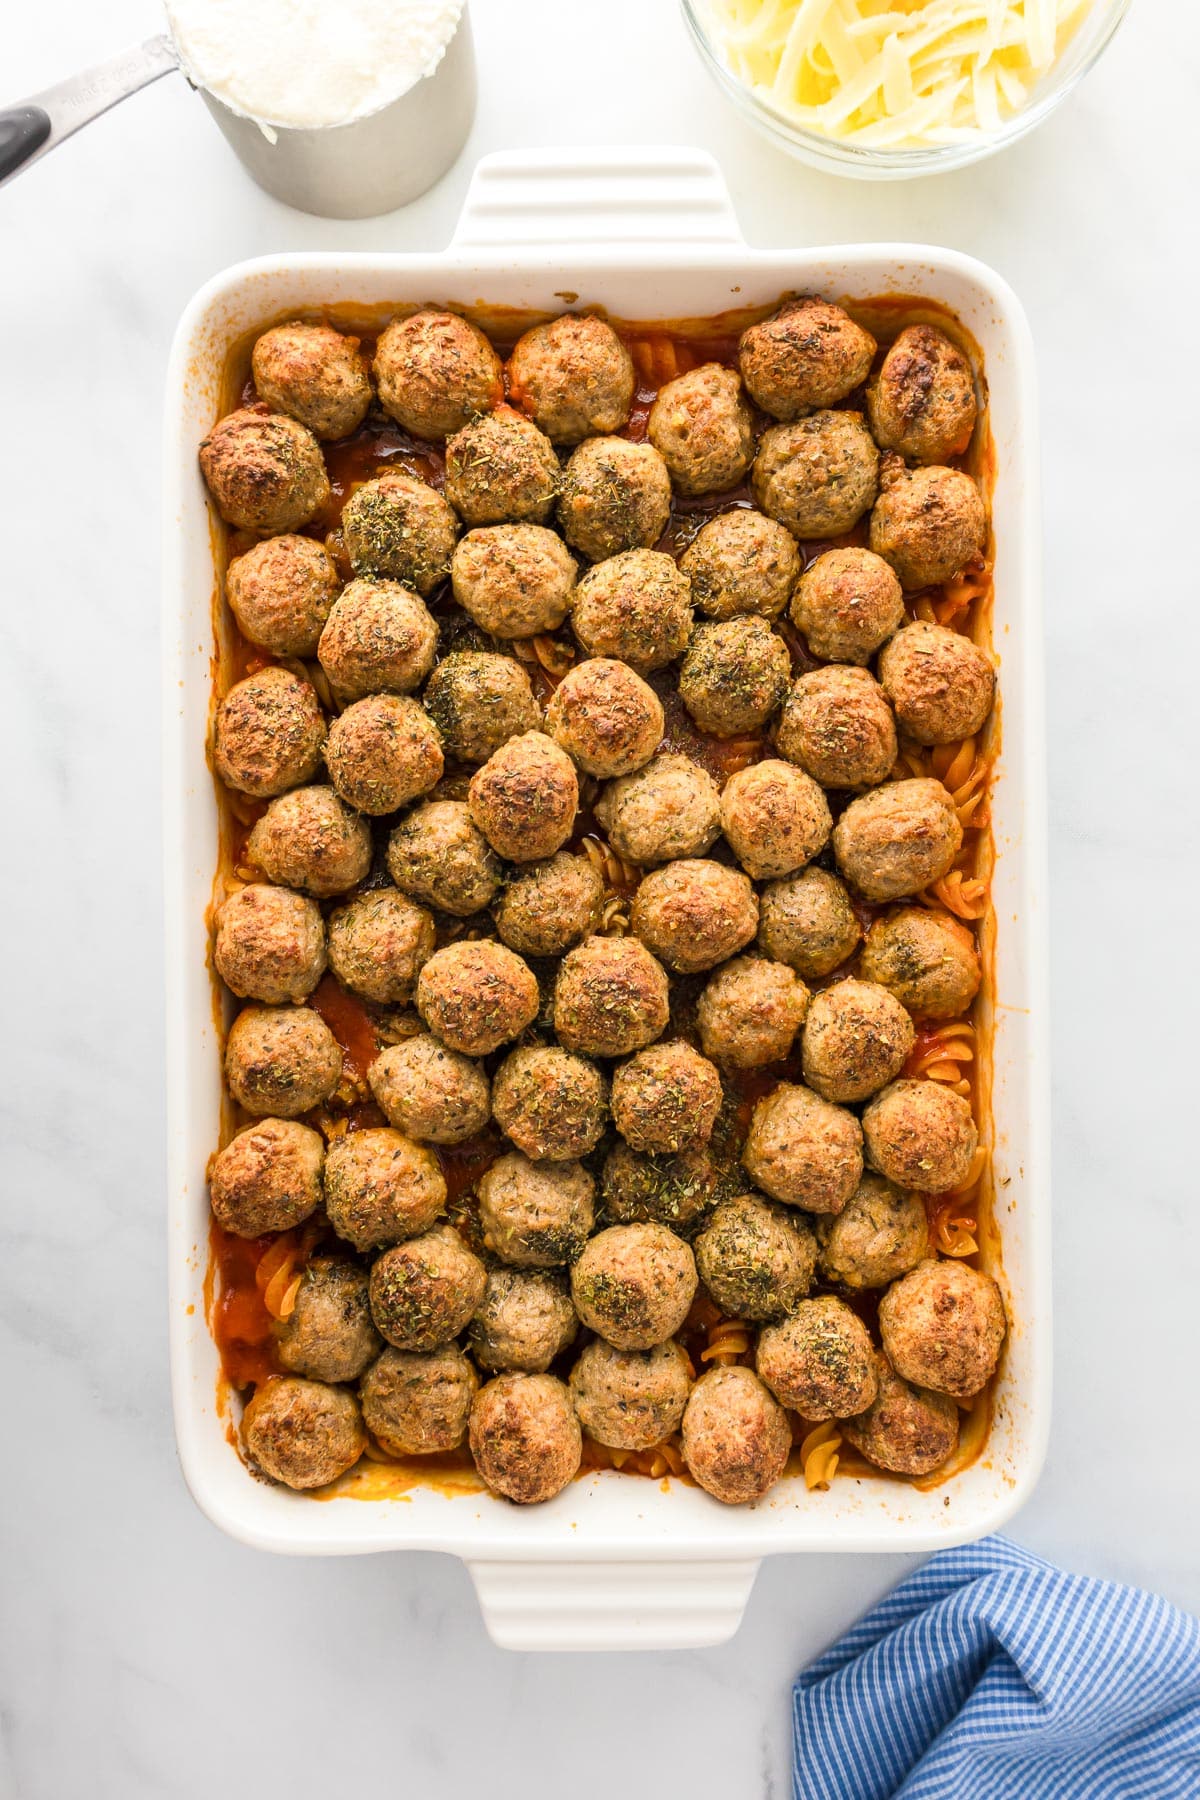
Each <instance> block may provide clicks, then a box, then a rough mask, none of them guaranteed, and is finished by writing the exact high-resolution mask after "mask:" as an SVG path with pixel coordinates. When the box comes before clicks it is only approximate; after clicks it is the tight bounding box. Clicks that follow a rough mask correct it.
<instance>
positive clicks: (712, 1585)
mask: <svg viewBox="0 0 1200 1800" xmlns="http://www.w3.org/2000/svg"><path fill="white" fill-rule="evenodd" d="M795 289H800V290H816V291H818V292H820V293H824V294H827V295H829V296H831V297H839V296H858V297H860V298H862V297H866V296H870V295H878V294H882V293H890V292H909V293H913V294H924V295H932V296H936V298H938V299H939V300H941V301H943V302H944V303H946V304H947V305H948V306H950V307H951V308H952V309H953V310H954V311H955V312H956V313H957V314H958V315H959V317H960V318H961V319H962V321H963V323H964V324H965V325H966V327H967V329H968V330H969V331H970V332H971V333H972V334H973V335H974V337H975V338H976V340H977V341H978V343H979V345H980V346H981V348H982V351H983V356H984V359H985V366H986V371H987V377H988V383H989V389H990V401H991V423H992V431H993V434H994V439H995V449H996V481H995V493H994V518H995V534H996V542H997V546H998V553H997V561H996V585H995V620H994V634H995V643H996V647H997V650H998V651H999V654H1000V658H1001V683H1002V694H1003V750H1002V756H1001V760H1000V764H999V771H998V775H997V779H996V782H995V789H994V820H995V833H996V842H997V847H998V852H999V860H998V865H997V870H996V877H995V885H994V898H995V907H996V914H997V918H998V922H999V934H998V947H997V956H996V966H995V977H996V987H995V992H996V1001H997V1004H996V1035H995V1074H994V1089H993V1111H994V1120H995V1140H994V1158H995V1170H996V1177H997V1192H998V1196H999V1198H998V1203H997V1216H998V1220H999V1224H1000V1229H1001V1234H1002V1239H1003V1257H1004V1277H1003V1278H1004V1281H1005V1284H1006V1291H1007V1295H1008V1300H1009V1306H1010V1312H1011V1316H1012V1320H1013V1330H1012V1335H1011V1341H1010V1346H1009V1350H1008V1353H1007V1356H1006V1358H1005V1362H1004V1366H1003V1372H1002V1377H1001V1380H1000V1385H999V1390H998V1396H997V1404H996V1410H995V1418H994V1423H993V1427H992V1434H991V1438H990V1440H989V1442H988V1445H987V1448H986V1451H985V1452H984V1454H983V1455H982V1456H981V1457H980V1458H979V1459H978V1460H977V1461H976V1462H975V1463H974V1465H973V1466H971V1467H970V1468H969V1469H967V1470H966V1472H965V1473H963V1474H961V1475H958V1476H956V1477H954V1478H953V1479H951V1480H950V1481H948V1482H946V1483H945V1484H944V1485H942V1486H940V1487H937V1488H935V1489H932V1490H930V1491H929V1492H918V1491H917V1490H916V1489H914V1488H912V1487H910V1486H907V1485H905V1484H903V1483H900V1482H891V1481H883V1480H874V1481H856V1480H850V1479H845V1480H838V1481H836V1482H835V1483H834V1484H833V1486H832V1488H831V1489H830V1490H829V1491H828V1492H827V1493H814V1494H808V1493H806V1491H805V1489H804V1486H803V1483H802V1482H800V1481H796V1480H790V1481H787V1482H785V1483H781V1484H780V1485H779V1487H777V1488H776V1489H775V1490H774V1491H773V1492H772V1494H771V1495H770V1496H769V1497H768V1498H767V1500H766V1501H764V1502H763V1503H762V1504H761V1505H759V1506H756V1507H754V1508H750V1509H745V1508H743V1509H726V1508H722V1507H721V1506H719V1505H718V1504H717V1503H716V1502H715V1501H713V1500H711V1499H709V1498H708V1496H707V1495H705V1494H704V1493H702V1492H700V1491H699V1490H698V1489H695V1488H693V1487H690V1486H686V1485H683V1484H681V1483H678V1482H677V1483H674V1484H670V1485H669V1487H667V1488H664V1487H660V1485H659V1484H657V1483H654V1482H651V1481H647V1480H638V1479H633V1478H628V1477H622V1476H619V1475H616V1474H613V1473H611V1472H608V1473H604V1474H593V1475H590V1476H587V1477H585V1478H584V1479H582V1480H580V1481H577V1482H574V1483H572V1484H571V1485H570V1486H569V1487H568V1489H567V1490H566V1491H565V1492H564V1493H563V1494H562V1495H560V1496H559V1498H558V1499H556V1500H555V1501H553V1502H552V1503H551V1504H550V1505H548V1506H543V1507H538V1508H534V1509H529V1510H521V1509H518V1508H516V1507H513V1506H510V1505H508V1504H506V1503H505V1502H504V1501H501V1500H496V1499H494V1498H492V1497H491V1496H489V1495H486V1494H482V1495H481V1494H469V1495H458V1496H457V1497H455V1496H452V1495H450V1494H447V1493H443V1492H440V1491H437V1490H435V1489H432V1488H430V1489H424V1490H423V1489H420V1488H418V1489H415V1490H414V1491H412V1492H411V1493H410V1494H409V1495H408V1496H407V1497H405V1498H404V1499H394V1500H380V1501H373V1502H364V1501H359V1500H353V1499H338V1500H333V1501H328V1502H318V1501H314V1500H312V1499H308V1498H304V1497H302V1496H298V1495H295V1494H291V1493H287V1492H285V1491H283V1490H282V1489H279V1488H276V1487H271V1486H267V1485H266V1484H264V1483H261V1482H258V1481H256V1480H254V1479H253V1478H252V1477H251V1476H250V1475H249V1474H248V1473H247V1471H246V1469H245V1468H244V1467H243V1465H242V1464H241V1462H240V1461H239V1460H238V1457H237V1455H236V1454H235V1452H234V1450H233V1449H232V1448H231V1446H230V1443H229V1441H228V1438H227V1434H226V1424H227V1422H226V1420H225V1419H224V1418H222V1416H221V1415H220V1413H219V1410H218V1405H217V1385H218V1363H217V1354H216V1350H215V1348H214V1345H213V1342H212V1340H211V1338H210V1336H209V1332H208V1328H207V1326H206V1324H205V1304H204V1281H205V1270H206V1263H207V1232H208V1208H207V1197H206V1189H205V1174H204V1171H205V1163H206V1160H207V1158H208V1155H209V1153H210V1151H211V1150H212V1148H213V1146H214V1145H215V1143H216V1141H217V1133H218V1118H219V1095H220V1073H219V1055H218V1041H217V1035H216V1027H215V1023H214V1019H213V1005H212V994H211V988H210V980H209V974H208V970H207V967H206V962H205V952H206V927H205V907H206V905H207V904H208V902H209V899H210V897H211V893H212V882H213V871H214V866H215V863H216V826H217V815H216V807H215V803H214V796H213V787H212V779H211V776H210V774H209V771H208V768H207V766H206V763H205V752H204V745H205V738H206V728H207V721H208V714H209V700H210V681H211V665H210V658H211V655H212V650H213V624H212V604H213V586H214V574H213V550H212V536H211V530H210V518H209V512H208V506H207V501H206V497H205V493H204V490H203V487H202V484H201V480H200V476H199V473H198V469H197V464H196V447H197V445H198V443H199V441H200V439H201V437H202V436H203V435H204V433H205V431H206V430H207V429H208V427H209V426H210V425H211V424H212V422H213V419H214V418H215V416H216V412H217V406H218V395H219V392H220V383H221V377H222V369H223V365H224V361H225V357H226V352H227V350H228V347H229V345H230V344H231V343H232V342H233V341H234V340H235V339H237V338H240V337H241V336H242V335H243V334H244V333H246V332H247V331H248V330H250V329H252V328H255V327H257V326H259V325H261V324H263V323H266V322H269V321H273V320H275V319H276V318H278V317H279V316H280V315H284V314H286V313H287V312H288V311H289V309H292V308H297V309H299V308H305V307H320V306H323V305H327V304H330V303H337V302H345V303H360V304H363V305H365V306H367V307H372V306H381V305H385V304H387V303H394V302H399V301H405V300H407V301H419V300H437V301H444V302H449V303H450V304H452V305H453V304H461V305H472V304H476V303H480V302H483V303H486V304H487V305H488V306H511V307H516V308H540V309H544V310H550V311H552V310H555V309H556V308H558V307H559V306H561V305H562V303H563V302H562V299H561V297H560V296H561V295H562V294H563V293H564V292H568V291H569V293H570V294H571V295H572V296H574V294H576V293H577V294H578V295H579V296H580V298H581V299H582V300H583V301H585V302H595V303H599V304H602V305H603V306H605V307H606V308H608V310H609V311H610V312H611V313H612V314H613V315H615V316H618V317H620V318H625V319H632V320H639V321H647V320H655V319H664V320H667V319H681V318H687V317H691V318H696V317H703V316H707V315H712V314H716V313H719V312H722V311H724V310H726V309H728V308H730V307H739V306H746V305H750V304H753V303H755V302H760V303H765V302H769V301H773V300H774V299H776V298H777V297H778V296H779V295H780V294H781V293H783V292H785V291H787V290H795ZM1034 403H1035V394H1034V371H1033V352H1032V346H1031V342H1030V336H1029V330H1028V326H1027V324H1026V321H1025V317H1024V314H1023V313H1022V311H1021V308H1020V306H1019V304H1018V302H1017V301H1016V299H1015V297H1014V296H1013V294H1012V293H1011V292H1010V290H1009V289H1008V288H1007V287H1006V286H1005V284H1004V283H1003V282H1002V281H1001V280H1000V279H999V278H998V277H997V276H996V275H994V274H993V273H992V272H991V270H989V269H987V268H985V267H984V266H983V265H982V264H980V263H977V262H974V261H972V260H971V259H969V258H968V257H965V256H960V255H958V254H956V253H955V252H953V251H945V250H933V249H928V248H925V247H919V246H913V245H871V246H853V247H849V248H844V247H843V248H837V249H825V250H820V249H818V250H789V251H775V250H772V251H758V250H749V249H747V247H746V245H745V244H744V243H743V241H742V239H741V237H740V235H739V232H738V229H737V224H736V221H735V218H734V214H733V211H732V208H731V206H730V202H729V197H728V194H727V192H726V190H725V187H724V184H723V181H722V179H721V177H720V175H719V173H718V171H717V169H716V167H715V165H714V163H713V162H712V160H711V159H710V158H709V157H707V156H705V155H702V154H700V153H697V152H692V151H659V150H651V151H640V152H639V151H621V152H612V153H600V154H598V155H597V154H594V153H591V152H568V153H562V152H546V153H541V154H538V153H521V154H520V155H517V156H512V157H510V156H503V157H492V158H489V159H487V160H486V161H485V162H484V163H482V164H481V165H480V167H479V169H478V171H477V172H476V175H475V178H474V181H473V183H472V187H471V191H470V194H469V197H468V200H467V204H466V208H465V210H464V213H463V218H462V221H461V224H460V226H459V230H458V233H457V235H456V237H455V239H454V242H453V243H452V244H451V246H450V247H449V249H448V250H447V251H445V252H443V253H441V254H431V255H421V256H416V255H379V256H364V255H357V256H341V255H313V254H302V255H296V256H275V257H267V258H263V259H261V260H260V261H257V262H250V263H242V264H240V265H239V266H237V267H236V268H233V269H230V270H227V271H226V272H225V273H224V274H223V275H219V276H217V277H216V278H215V279H214V280H213V281H211V282H210V283H209V284H208V285H207V286H206V287H204V288H203V289H202V290H201V291H200V293H198V294H197V295H196V297H195V299H194V300H193V301H192V303H191V305H190V306H189V307H188V309H187V311H186V313H185V314H184V317H183V319H182V321H181V323H180V326H179V331H178V334H177V336H176V339H175V345H174V349H173V352H172V356H171V363H170V371H169V376H168V382H167V408H166V457H165V468H166V581H167V590H166V592H167V598H166V631H165V637H166V667H165V675H164V693H165V748H164V775H165V792H166V803H165V804H166V818H165V832H166V892H167V973H166V981H167V1021H168V1037H169V1063H168V1102H169V1133H168V1147H169V1168H168V1192H169V1219H170V1305H171V1345H172V1365H173V1382H174V1400H175V1418H176V1428H177V1431H178V1437H179V1448H180V1456H181V1459H182V1463H183V1469H184V1474H185V1476H186V1478H187V1481H188V1485H189V1486H190V1488H191V1490H192V1493H193V1494H194V1496H195V1498H196V1501H197V1503H198V1505H199V1506H200V1507H201V1508H202V1509H203V1510H204V1512H205V1513H206V1514H207V1515H208V1516H209V1518H211V1519H212V1520H213V1521H214V1522H215V1523H216V1524H218V1525H220V1526H221V1527H222V1528H223V1529H224V1530H226V1531H228V1532H229V1533H230V1534H231V1535H232V1536H234V1537H236V1538H238V1539H241V1540H242V1541H243V1542H245V1543H249V1544H254V1545H257V1546H259V1547H261V1548H263V1549H269V1550H279V1551H287V1552H291V1553H294V1554H306V1555H318V1554H345V1553H349V1552H358V1551H367V1550H401V1549H421V1550H442V1551H447V1552H450V1553H451V1554H454V1555H456V1556H460V1557H462V1558H463V1559H464V1561H465V1562H466V1563H467V1565H468V1567H469V1568H470V1570H471V1573H472V1575H473V1577H474V1581H475V1585H476V1588H477V1590H478V1592H479V1597H480V1601H481V1604H482V1606H483V1611H484V1616H485V1618H486V1621H487V1625H488V1629H489V1630H490V1632H491V1633H492V1635H493V1637H495V1638H496V1640H497V1641H498V1642H500V1643H503V1644H508V1645H513V1646H518V1647H521V1648H526V1649H535V1648H543V1649H566V1648H579V1649H596V1648H600V1647H605V1646H607V1647H612V1648H649V1647H651V1646H683V1645H699V1644H711V1643H717V1642H720V1641H722V1640H723V1639H725V1638H727V1637H729V1636H730V1635H731V1634H732V1633H733V1631H734V1630H735V1629H736V1627H737V1624H738V1621H739V1619H740V1618H741V1615H742V1612H743V1610H744V1608H745V1605H746V1601H747V1598H748V1596H749V1592H750V1588H751V1585H752V1583H753V1580H754V1576H755V1573H756V1571H757V1568H758V1565H759V1562H760V1560H761V1559H762V1558H763V1557H764V1556H768V1555H773V1554H780V1553H783V1552H794V1551H825V1552H835V1551H837V1552H849V1551H931V1550H934V1549H937V1548H940V1547H941V1546H943V1545H947V1544H952V1543H955V1542H958V1541H961V1540H963V1539H966V1538H972V1537H977V1536H979V1535H981V1534H982V1533H984V1532H987V1531H990V1530H992V1529H994V1528H995V1527H997V1526H1000V1525H1002V1524H1003V1523H1004V1521H1005V1520H1006V1519H1008V1518H1009V1517H1010V1516H1011V1515H1012V1514H1013V1512H1015V1510H1016V1509H1017V1508H1018V1507H1019V1506H1020V1505H1021V1504H1022V1502H1023V1501H1024V1500H1025V1499H1026V1498H1027V1496H1028V1494H1029V1493H1030V1491H1031V1489H1032V1487H1033V1484H1034V1482H1035V1480H1036V1478H1037V1475H1038V1471H1039V1468H1040V1466H1041V1462H1042V1457H1043V1453H1044V1447H1045V1442H1046V1435H1047V1429H1048V1418H1049V1400H1050V1314H1049V1307H1050V1283H1049V1166H1050V1164H1049V1132H1048V1098H1047V1094H1048V1056H1047V1043H1048V1027H1047V1010H1046V1004H1047V980H1046V952H1045V916H1046V857H1045V847H1046V826H1045V803H1044V793H1043V770H1044V755H1043V721H1042V626H1041V611H1040V593H1039V545H1038V496H1037V470H1036V431H1035V421H1034Z"/></svg>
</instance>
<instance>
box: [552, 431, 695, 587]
mask: <svg viewBox="0 0 1200 1800" xmlns="http://www.w3.org/2000/svg"><path fill="white" fill-rule="evenodd" d="M670 516H671V477H670V476H669V475H668V474H667V465H666V463H665V462H664V461H663V459H662V457H661V456H660V455H659V454H658V451H657V450H656V449H655V448H654V446H653V444H631V443H630V442H629V439H628V438H619V437H594V438H588V439H587V441H586V442H585V443H582V444H580V446H579V448H578V450H573V451H572V452H571V460H570V462H569V463H568V464H567V466H566V469H565V470H564V471H563V478H562V493H561V495H560V497H559V502H558V523H559V529H560V530H561V531H562V534H563V536H564V537H565V538H566V540H567V542H568V544H570V545H571V548H572V549H573V550H578V551H579V552H580V554H581V555H582V556H586V557H587V558H588V559H589V561H591V562H600V561H601V560H602V559H603V558H604V557H607V556H617V555H619V554H620V553H621V552H622V551H625V550H635V549H637V548H638V546H639V545H640V546H648V545H650V544H656V543H657V542H658V540H659V538H660V537H661V536H662V534H663V532H664V531H665V530H666V529H667V520H668V519H669V518H670Z"/></svg>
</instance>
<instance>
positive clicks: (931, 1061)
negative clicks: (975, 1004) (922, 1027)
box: [904, 1019, 975, 1099]
mask: <svg viewBox="0 0 1200 1800" xmlns="http://www.w3.org/2000/svg"><path fill="white" fill-rule="evenodd" d="M974 1060H975V1027H974V1026H973V1025H972V1024H971V1022H970V1020H969V1019H951V1020H949V1021H948V1022H947V1023H946V1024H945V1025H939V1026H938V1027H937V1028H936V1030H933V1031H924V1032H921V1033H920V1034H919V1036H918V1038H917V1042H916V1045H915V1047H914V1049H913V1051H912V1053H911V1055H910V1056H909V1058H908V1061H907V1062H906V1063H905V1065H904V1073H905V1074H906V1075H909V1076H918V1075H924V1076H927V1077H928V1079H929V1080H930V1081H940V1082H943V1083H944V1084H945V1085H946V1086H947V1087H949V1088H952V1089H953V1091H954V1092H955V1093H956V1094H961V1095H962V1096H963V1098H964V1099H970V1096H971V1081H970V1076H969V1074H968V1071H969V1069H970V1066H971V1064H972V1063H973V1062H974Z"/></svg>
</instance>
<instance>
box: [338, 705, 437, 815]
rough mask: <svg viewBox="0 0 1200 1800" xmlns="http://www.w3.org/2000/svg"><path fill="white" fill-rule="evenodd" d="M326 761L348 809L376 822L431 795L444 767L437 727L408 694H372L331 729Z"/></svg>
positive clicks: (350, 708)
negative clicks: (368, 814)
mask: <svg viewBox="0 0 1200 1800" xmlns="http://www.w3.org/2000/svg"><path fill="white" fill-rule="evenodd" d="M325 761H326V763H327V765H328V767H329V779H330V780H331V781H332V783H333V785H334V787H335V788H336V789H337V791H338V793H339V794H340V795H341V796H342V799H343V800H345V801H346V803H347V805H349V806H353V807H355V808H357V810H358V811H359V812H364V813H370V814H372V815H373V816H376V817H378V816H379V815H381V814H383V813H391V812H396V811H398V809H399V808H400V807H402V806H407V804H408V802H409V801H410V800H415V799H417V798H418V796H419V795H421V794H427V793H428V792H429V790H430V788H431V787H435V786H436V785H437V783H438V782H439V781H440V780H441V775H442V769H443V767H444V759H443V756H442V744H441V739H440V738H439V737H438V732H437V726H436V725H435V724H434V723H433V720H432V719H431V718H430V717H429V714H428V713H427V712H426V711H425V708H424V707H423V706H422V705H421V704H420V703H419V701H416V700H412V699H410V698H409V697H408V695H406V694H368V695H367V697H366V699H365V700H356V701H355V702H354V704H353V706H348V707H347V708H346V710H345V712H344V713H342V714H340V715H339V717H338V718H336V719H335V720H334V721H333V724H332V725H331V726H330V729H329V741H328V743H327V744H326V746H325Z"/></svg>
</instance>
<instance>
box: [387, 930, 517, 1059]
mask: <svg viewBox="0 0 1200 1800" xmlns="http://www.w3.org/2000/svg"><path fill="white" fill-rule="evenodd" d="M417 1011H418V1012H419V1013H420V1015H421V1017H422V1019H423V1020H424V1021H425V1024H426V1025H427V1026H428V1028H429V1030H430V1031H432V1032H433V1034H434V1036H435V1037H438V1038H440V1039H441V1040H442V1042H443V1043H444V1044H447V1045H449V1047H450V1049H451V1050H458V1051H460V1052H461V1054H462V1055H463V1056H490V1055H491V1053H492V1051H493V1050H498V1049H499V1048H500V1045H501V1044H506V1043H508V1041H509V1039H510V1038H515V1037H519V1036H520V1034H521V1032H523V1031H524V1029H525V1027H526V1026H527V1025H532V1024H533V1021H534V1020H535V1019H536V1018H537V1014H538V985H537V982H536V981H535V980H534V977H533V973H532V971H531V970H530V968H529V965H528V964H527V963H524V962H522V961H521V958H520V957H519V956H517V955H515V954H514V953H513V951H511V950H509V949H507V948H506V947H505V945H503V944H497V943H494V942H493V941H492V939H491V938H484V939H483V940H482V941H480V942H472V941H470V940H469V939H467V940H464V941H463V942H461V943H457V944H447V945H446V947H445V949H444V950H437V951H435V952H434V954H433V955H432V956H431V957H430V959H429V961H428V962H427V963H426V964H425V967H424V968H423V969H422V970H421V973H420V975H419V977H418V978H417Z"/></svg>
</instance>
